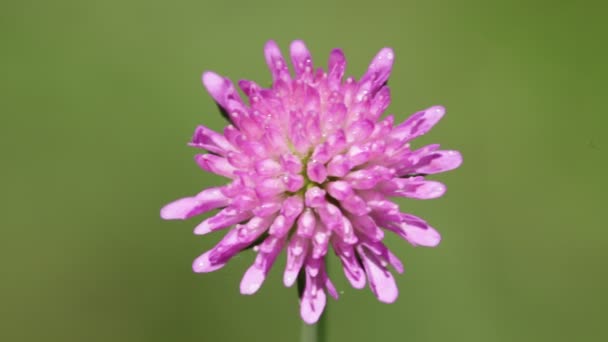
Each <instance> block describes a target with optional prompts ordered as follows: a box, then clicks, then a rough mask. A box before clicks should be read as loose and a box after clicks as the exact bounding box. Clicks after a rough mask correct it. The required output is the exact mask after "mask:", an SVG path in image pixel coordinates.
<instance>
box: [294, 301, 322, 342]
mask: <svg viewBox="0 0 608 342" xmlns="http://www.w3.org/2000/svg"><path fill="white" fill-rule="evenodd" d="M326 310H327V309H326ZM325 316H326V313H325V312H324V313H323V314H322V315H321V317H319V321H318V322H317V323H316V324H313V325H310V324H307V323H305V322H302V335H301V339H300V341H301V342H323V341H325V336H326V334H325V324H326V322H325Z"/></svg>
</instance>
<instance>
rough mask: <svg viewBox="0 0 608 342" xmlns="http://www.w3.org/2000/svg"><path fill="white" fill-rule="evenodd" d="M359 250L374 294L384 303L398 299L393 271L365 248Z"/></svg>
mask: <svg viewBox="0 0 608 342" xmlns="http://www.w3.org/2000/svg"><path fill="white" fill-rule="evenodd" d="M357 250H358V252H359V256H360V257H361V261H363V266H364V267H365V273H366V274H367V278H368V279H369V287H370V289H371V290H372V292H373V293H374V295H376V297H377V298H378V300H379V301H381V302H383V303H393V302H394V301H395V300H397V296H398V295H399V290H398V289H397V284H396V283H395V279H394V278H393V275H392V274H391V272H389V271H388V270H387V269H386V267H384V266H382V264H381V263H380V261H379V260H378V259H377V257H376V256H374V255H373V254H372V253H371V252H368V251H365V248H363V247H359V248H358V249H357Z"/></svg>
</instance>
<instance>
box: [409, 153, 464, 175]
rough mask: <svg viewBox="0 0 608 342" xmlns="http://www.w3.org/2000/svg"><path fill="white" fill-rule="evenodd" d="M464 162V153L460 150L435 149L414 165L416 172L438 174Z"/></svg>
mask: <svg viewBox="0 0 608 342" xmlns="http://www.w3.org/2000/svg"><path fill="white" fill-rule="evenodd" d="M460 164H462V155H461V154H460V152H458V151H435V152H433V153H431V154H429V155H428V156H425V157H423V158H421V160H420V161H419V163H418V164H417V165H415V166H414V167H413V169H414V170H415V172H416V173H423V174H436V173H441V172H446V171H450V170H453V169H455V168H457V167H459V166H460Z"/></svg>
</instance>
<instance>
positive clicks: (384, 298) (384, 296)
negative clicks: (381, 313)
mask: <svg viewBox="0 0 608 342" xmlns="http://www.w3.org/2000/svg"><path fill="white" fill-rule="evenodd" d="M398 297H399V290H398V289H397V288H396V287H395V288H394V289H388V290H384V291H380V292H378V295H377V298H378V301H380V302H382V303H386V304H392V303H394V302H395V301H396V300H397V298H398Z"/></svg>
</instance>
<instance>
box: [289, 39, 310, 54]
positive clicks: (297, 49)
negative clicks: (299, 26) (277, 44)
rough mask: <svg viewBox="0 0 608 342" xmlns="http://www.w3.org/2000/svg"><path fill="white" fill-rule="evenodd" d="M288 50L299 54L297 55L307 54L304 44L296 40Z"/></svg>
mask: <svg viewBox="0 0 608 342" xmlns="http://www.w3.org/2000/svg"><path fill="white" fill-rule="evenodd" d="M289 49H290V50H291V51H294V52H299V53H307V52H308V49H307V48H306V44H305V43H304V41H303V40H301V39H296V40H294V41H292V42H291V44H290V45H289Z"/></svg>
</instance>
